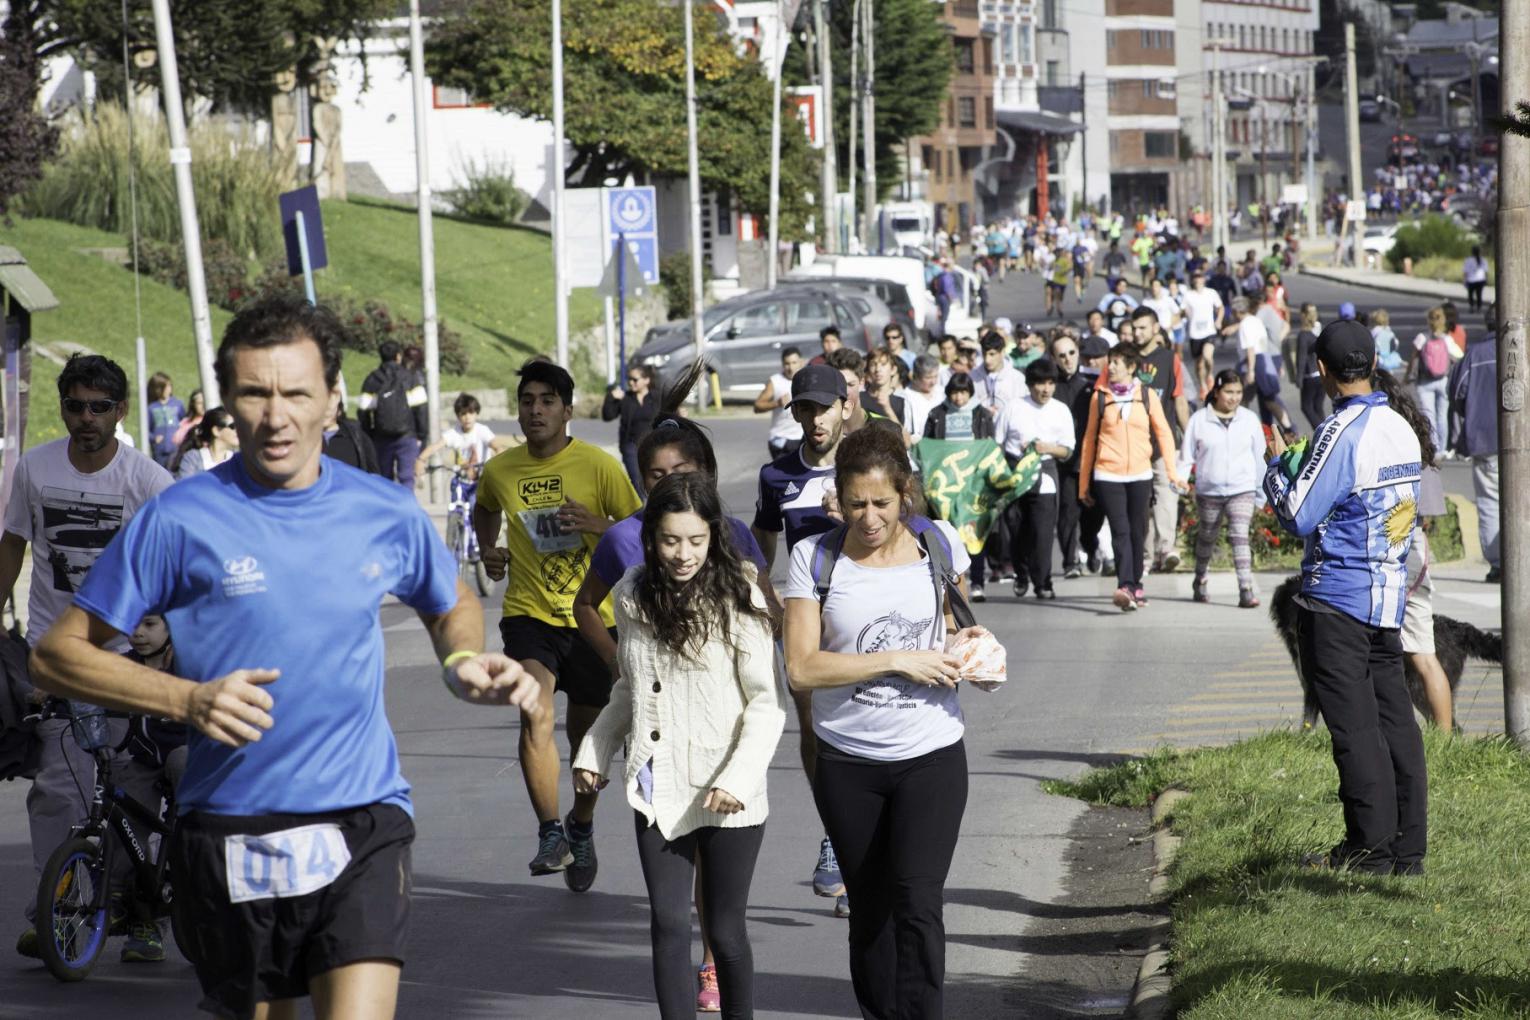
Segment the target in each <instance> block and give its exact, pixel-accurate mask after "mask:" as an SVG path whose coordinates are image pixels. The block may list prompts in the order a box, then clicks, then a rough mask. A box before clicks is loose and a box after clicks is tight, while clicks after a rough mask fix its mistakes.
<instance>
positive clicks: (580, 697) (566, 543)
mask: <svg viewBox="0 0 1530 1020" xmlns="http://www.w3.org/2000/svg"><path fill="white" fill-rule="evenodd" d="M519 374H520V383H519V385H518V387H517V398H518V403H519V417H520V425H521V432H522V433H523V434H524V435H525V436H526V443H525V445H524V446H519V447H516V448H515V449H512V450H507V451H505V452H504V453H502V454H500V455H499V456H497V457H495V458H493V459H492V460H490V461H489V463H488V464H487V465H486V466H485V467H484V469H483V474H482V476H481V477H480V478H479V481H478V503H477V505H475V506H474V507H473V528H474V530H475V531H476V532H477V534H478V547H479V548H480V549H482V550H483V563H484V568H485V569H486V570H487V571H488V574H489V576H490V577H491V578H493V579H494V580H496V581H497V580H499V579H500V578H502V577H504V576H505V575H506V573H507V572H508V574H509V576H510V581H509V584H508V585H507V586H506V587H505V601H504V618H503V619H501V620H500V621H499V632H500V636H501V638H502V639H503V641H504V645H505V654H507V655H509V656H510V657H511V658H512V659H515V660H516V661H517V662H519V663H520V664H521V665H522V666H523V667H524V668H525V669H527V670H528V671H529V672H531V674H532V675H533V676H535V677H536V678H537V680H538V682H540V683H541V685H542V695H543V696H542V699H541V701H540V703H539V705H538V707H537V709H536V710H535V711H532V712H523V713H522V718H521V734H520V761H521V775H522V777H523V778H524V779H525V782H526V792H527V794H528V795H529V796H530V799H531V806H532V809H533V810H534V811H535V812H536V816H537V852H536V856H534V857H533V858H532V859H531V862H530V864H529V867H530V870H531V873H532V874H533V875H550V874H554V873H557V872H562V873H563V880H564V883H565V884H566V885H567V886H568V887H569V888H570V889H572V890H573V891H574V892H584V891H586V890H588V889H589V888H590V886H591V885H592V884H593V883H594V881H595V875H596V871H597V868H598V861H597V859H596V856H595V836H594V826H595V795H594V794H593V793H591V794H579V795H576V796H575V798H574V804H573V808H572V810H571V811H570V812H569V814H568V815H567V816H566V817H565V816H563V815H562V814H561V813H560V810H559V804H558V775H559V772H560V770H561V765H560V762H559V757H558V747H557V743H556V735H555V733H554V723H555V721H556V720H555V715H556V712H555V709H554V704H553V694H554V692H555V691H563V692H564V693H565V694H566V695H568V715H567V735H568V740H569V749H570V753H572V752H573V750H574V749H576V748H578V746H579V741H580V740H582V739H583V738H584V733H585V730H587V729H589V727H590V724H591V723H593V722H594V721H595V717H596V716H598V715H599V714H600V710H601V709H602V708H603V707H605V704H606V701H607V699H608V698H609V697H610V694H611V674H610V671H609V670H607V669H606V666H605V663H603V662H601V661H600V658H599V656H597V655H596V654H595V653H594V652H593V651H592V650H591V649H590V646H589V645H588V644H587V643H586V642H585V640H584V639H583V638H582V637H580V636H579V630H578V627H577V625H576V624H575V621H574V594H575V592H577V591H578V590H579V586H580V584H581V583H582V582H583V581H584V576H585V574H586V573H587V572H588V570H589V566H590V554H591V553H593V552H594V551H595V543H596V541H597V540H598V539H599V538H600V536H601V535H602V534H604V533H605V531H606V529H607V528H609V527H610V526H611V523H612V522H613V521H616V520H621V519H622V518H623V517H626V516H628V515H629V514H631V513H632V512H633V511H635V510H637V508H638V506H639V505H640V504H639V501H638V496H637V492H636V491H635V490H634V489H633V488H632V482H631V481H629V480H628V478H627V472H626V469H625V468H623V467H622V465H621V462H619V461H618V460H617V459H616V458H615V457H613V456H611V455H610V454H608V453H605V452H603V451H602V450H599V449H597V448H596V447H594V446H591V445H590V444H588V443H584V442H581V441H580V440H578V439H574V438H572V437H570V436H569V435H568V423H569V419H570V418H571V417H572V416H573V407H574V380H573V378H572V377H571V376H570V375H569V374H568V373H567V372H566V371H564V370H563V369H562V368H559V367H558V366H557V365H554V364H553V363H552V362H550V361H541V360H532V361H528V362H527V363H526V364H525V366H524V367H522V368H521V370H520V373H519ZM501 519H505V520H506V521H508V524H509V527H508V530H507V531H506V534H505V546H504V547H496V546H497V543H498V541H499V532H500V521H501ZM600 616H601V619H602V621H604V623H605V626H607V627H610V626H612V625H613V620H612V617H611V606H610V603H609V602H606V603H603V604H602V605H601V607H600Z"/></svg>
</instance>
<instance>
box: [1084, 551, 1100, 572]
mask: <svg viewBox="0 0 1530 1020" xmlns="http://www.w3.org/2000/svg"><path fill="white" fill-rule="evenodd" d="M1084 566H1086V567H1088V568H1089V572H1090V573H1091V574H1098V573H1099V572H1100V554H1099V552H1098V551H1095V552H1092V553H1090V554H1089V559H1087V560H1086V561H1084Z"/></svg>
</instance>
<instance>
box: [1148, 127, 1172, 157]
mask: <svg viewBox="0 0 1530 1020" xmlns="http://www.w3.org/2000/svg"><path fill="white" fill-rule="evenodd" d="M1178 142H1179V138H1178V137H1177V136H1176V135H1175V134H1174V132H1172V131H1144V132H1142V154H1143V155H1144V156H1146V157H1147V158H1148V159H1172V158H1173V157H1174V156H1175V154H1176V151H1177V149H1178Z"/></svg>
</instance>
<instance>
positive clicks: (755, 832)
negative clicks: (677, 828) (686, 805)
mask: <svg viewBox="0 0 1530 1020" xmlns="http://www.w3.org/2000/svg"><path fill="white" fill-rule="evenodd" d="M633 817H634V818H635V819H636V823H637V844H638V859H639V860H640V861H641V862H642V865H643V881H644V882H645V883H646V884H647V885H648V909H649V935H650V938H651V939H652V941H653V987H654V991H655V992H656V993H657V995H658V998H659V1016H661V1017H663V1018H664V1020H677V1018H684V1020H691V1018H692V1017H694V1016H695V1015H696V977H695V971H693V970H692V969H691V890H692V882H693V881H694V878H695V866H696V855H697V853H698V852H699V853H700V854H701V857H702V859H703V860H704V861H706V866H705V867H704V868H702V869H701V892H702V897H701V904H702V910H703V911H705V914H706V917H705V920H706V930H707V939H708V941H710V942H711V944H712V956H713V957H714V958H715V959H716V960H717V986H718V990H719V991H720V992H721V993H722V1008H723V1015H724V1016H729V1017H752V1016H754V954H753V953H752V952H751V951H750V949H749V932H748V930H747V929H746V928H745V925H744V910H745V908H746V907H747V906H748V905H749V883H750V881H752V880H753V878H754V862H755V858H756V857H758V856H759V854H760V843H761V841H762V840H764V838H765V826H764V825H751V826H747V827H745V828H737V829H721V828H717V827H715V826H706V827H704V828H700V829H695V830H693V831H691V832H687V833H686V834H685V835H683V836H677V837H676V838H675V839H673V840H666V839H665V838H664V837H663V835H661V834H660V832H659V828H658V826H656V825H649V824H648V820H647V819H645V818H644V817H643V816H642V815H640V814H638V813H637V812H636V811H634V812H633Z"/></svg>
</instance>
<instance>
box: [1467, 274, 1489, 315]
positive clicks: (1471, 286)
mask: <svg viewBox="0 0 1530 1020" xmlns="http://www.w3.org/2000/svg"><path fill="white" fill-rule="evenodd" d="M1486 286H1487V281H1486V280H1484V281H1483V282H1481V283H1468V284H1467V285H1466V309H1467V311H1470V312H1475V311H1476V310H1477V309H1479V308H1481V307H1482V291H1483V288H1485V287H1486Z"/></svg>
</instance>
